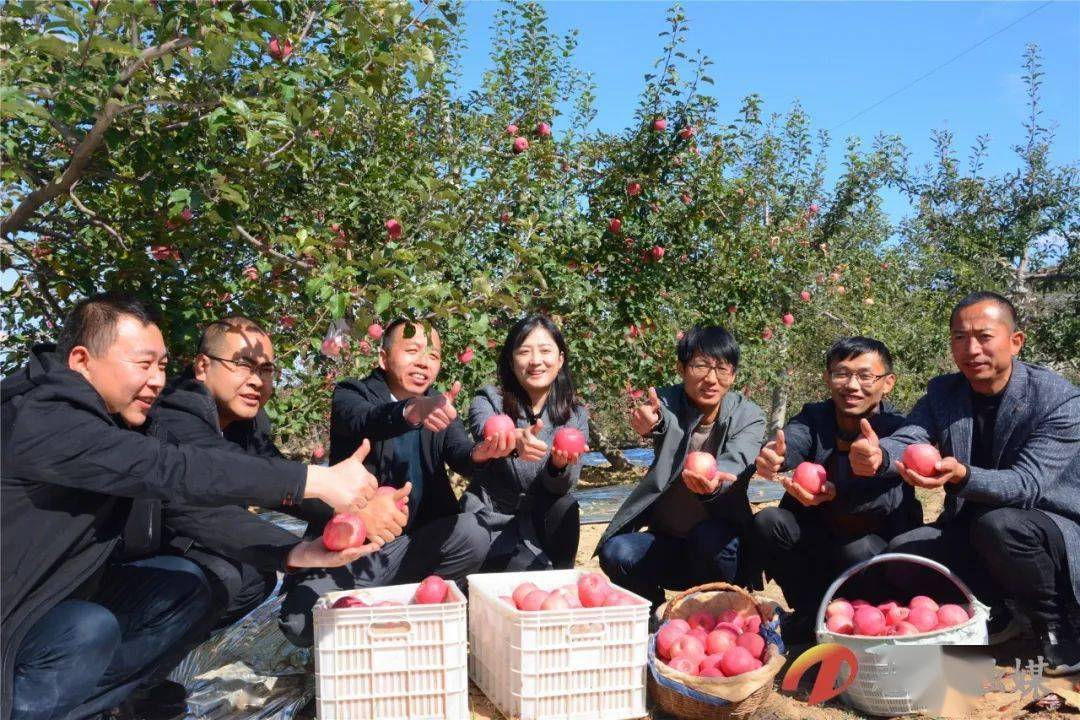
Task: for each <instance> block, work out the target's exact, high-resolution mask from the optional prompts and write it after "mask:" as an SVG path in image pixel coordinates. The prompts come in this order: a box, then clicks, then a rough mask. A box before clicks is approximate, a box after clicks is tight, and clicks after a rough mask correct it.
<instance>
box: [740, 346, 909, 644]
mask: <svg viewBox="0 0 1080 720" xmlns="http://www.w3.org/2000/svg"><path fill="white" fill-rule="evenodd" d="M824 379H825V385H826V387H828V389H829V394H830V396H831V397H830V398H829V399H828V400H824V401H822V402H818V403H811V404H807V405H804V406H803V409H802V410H801V411H800V412H799V414H798V415H796V416H795V417H793V418H791V420H789V421H788V423H787V424H786V425H785V426H784V428H783V429H782V430H780V431H778V432H777V433H776V439H774V440H772V441H770V442H768V443H767V444H766V445H765V447H763V448H762V449H761V452H760V453H759V454H758V457H757V461H756V465H757V471H758V474H759V475H761V476H762V477H764V478H766V479H769V480H773V479H776V480H778V481H780V482H782V483H783V485H784V489H785V490H786V491H787V493H786V494H785V495H784V497H783V499H782V500H781V501H780V506H779V507H775V508H767V509H765V510H762V511H761V512H759V513H757V515H755V516H754V522H753V525H752V537H753V542H752V547H754V548H755V551H756V553H757V555H758V558H759V562H760V563H761V565H762V566H763V568H764V570H765V571H766V573H768V574H769V575H770V576H771V577H773V578H774V579H775V580H776V581H777V582H779V583H780V587H781V588H783V590H784V597H785V598H786V599H787V601H788V604H789V605H791V606H793V607H794V608H795V613H794V614H793V615H792V616H791V617H790V618H788V621H787V622H786V623H785V625H784V639H785V640H788V641H789V642H791V641H794V642H798V641H800V640H808V639H809V637H810V633H811V631H812V625H813V621H814V615H815V613H816V612H817V609H818V605H819V604H820V603H821V599H822V597H823V596H824V594H825V590H826V589H827V588H828V586H829V584H830V583H831V582H832V581H833V580H835V579H836V577H837V576H838V575H839V574H840V573H841V572H843V571H844V570H846V569H847V568H849V567H851V566H852V565H854V564H856V563H859V562H862V561H863V560H867V559H869V558H872V557H874V556H875V555H878V554H880V553H881V552H882V551H883V550H884V549H885V545H886V544H887V543H888V541H889V540H890V539H891V538H893V537H894V536H895V535H897V534H899V533H901V532H903V531H905V530H907V529H909V528H911V527H914V526H915V525H918V524H920V523H921V522H922V510H921V506H920V505H919V502H918V500H916V498H915V494H914V492H913V491H912V489H911V488H910V487H907V486H905V485H904V484H903V483H901V482H899V481H898V480H895V479H892V480H888V479H874V478H865V477H856V476H855V475H854V474H853V473H852V472H851V464H850V463H849V462H848V448H849V447H850V446H851V443H852V441H854V440H855V439H856V438H858V437H859V427H860V421H861V420H862V419H864V418H865V419H867V420H868V421H869V422H870V425H871V426H872V427H873V428H874V430H875V431H876V432H877V433H878V435H880V436H883V437H884V436H888V435H890V434H891V433H892V432H893V431H894V430H896V429H897V428H898V427H900V426H901V425H903V423H904V416H903V415H901V414H899V413H898V412H896V410H895V409H893V408H892V407H891V406H890V405H889V404H888V403H887V402H885V401H884V399H883V398H884V396H885V395H887V394H888V393H889V392H890V391H891V390H892V388H893V385H894V384H895V382H896V376H895V375H894V374H893V369H892V354H891V353H890V352H889V349H888V348H887V347H886V346H885V344H884V343H882V342H881V341H879V340H874V339H873V338H867V337H849V338H842V339H840V340H838V341H837V342H836V343H834V344H833V346H832V347H831V348H829V351H828V353H826V355H825V376H824ZM802 462H811V463H816V464H818V465H822V466H824V467H825V470H826V472H827V478H828V480H827V481H826V483H825V486H824V489H823V491H822V492H820V493H818V494H812V493H810V492H808V491H807V490H806V489H805V488H803V487H801V486H800V485H797V484H795V483H794V482H792V480H791V478H789V477H786V476H783V475H780V472H781V471H785V470H787V471H791V470H794V469H795V468H796V467H797V466H798V465H799V463H802Z"/></svg>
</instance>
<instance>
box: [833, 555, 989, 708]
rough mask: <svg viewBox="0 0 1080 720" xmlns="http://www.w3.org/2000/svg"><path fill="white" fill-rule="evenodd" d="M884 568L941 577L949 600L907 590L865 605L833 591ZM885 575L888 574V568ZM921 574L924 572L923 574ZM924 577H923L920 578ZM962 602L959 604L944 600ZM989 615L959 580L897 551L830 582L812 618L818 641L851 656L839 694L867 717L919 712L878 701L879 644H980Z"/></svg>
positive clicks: (905, 703) (899, 702)
mask: <svg viewBox="0 0 1080 720" xmlns="http://www.w3.org/2000/svg"><path fill="white" fill-rule="evenodd" d="M884 564H893V565H896V564H910V565H915V566H920V567H921V568H926V569H928V570H929V571H932V572H934V573H936V574H939V575H941V576H942V577H943V578H944V579H945V580H946V581H948V583H946V584H949V583H951V585H952V586H953V589H952V591H951V592H950V593H949V594H950V595H951V597H949V598H944V597H937V598H933V597H930V596H928V595H926V594H920V593H919V590H918V587H916V588H912V589H911V590H909V591H908V593H907V594H906V595H905V596H904V598H903V600H902V601H901V600H900V599H891V600H886V601H885V602H878V603H870V602H868V601H867V600H865V599H861V598H854V599H850V600H849V599H846V598H843V597H839V596H838V595H837V593H838V592H839V590H840V589H841V587H842V586H843V585H844V583H846V582H848V580H850V579H852V578H854V577H856V576H858V575H859V574H860V573H862V572H864V571H865V570H866V569H867V568H869V567H872V566H875V565H884ZM887 572H894V570H893V569H891V568H890V569H888V570H887ZM922 572H926V571H925V570H924V571H922ZM924 577H925V576H924ZM960 598H962V599H963V601H962V602H946V599H949V600H955V599H960ZM988 615H989V611H988V609H987V607H986V606H985V605H983V604H982V603H980V602H979V601H978V600H977V599H976V598H975V596H974V595H973V594H972V592H971V590H970V589H969V588H968V586H967V585H966V584H964V581H963V580H961V579H960V578H959V577H957V576H956V575H954V574H953V573H952V571H950V570H949V569H948V568H947V567H945V566H944V565H942V564H940V563H938V562H935V561H933V560H930V559H928V558H924V557H919V556H917V555H907V554H903V553H887V554H884V555H878V556H877V557H873V558H870V559H869V560H866V561H864V562H861V563H858V564H856V565H853V566H852V567H850V568H848V569H847V570H846V571H845V572H844V573H842V574H841V575H840V577H838V578H837V579H836V581H835V582H833V584H832V585H831V586H830V587H829V589H828V591H826V593H825V597H824V599H823V600H822V602H821V607H820V608H819V609H818V615H817V622H816V628H817V640H818V642H819V643H839V644H841V645H843V646H844V647H846V648H848V649H849V650H851V651H852V652H853V653H854V654H855V659H856V660H857V662H858V672H857V673H856V675H855V680H854V681H853V682H852V683H851V685H850V686H848V689H847V690H846V691H845V692H844V699H845V700H846V701H847V702H848V703H849V704H851V705H853V706H855V707H856V708H859V709H860V710H863V711H865V712H868V713H871V714H886V715H900V714H908V713H917V712H920V710H921V708H920V707H919V706H918V705H917V702H916V700H915V699H914V698H905V697H897V695H896V694H895V693H893V692H889V693H887V694H888V697H884V694H885V693H883V690H882V688H883V687H884V686H883V684H882V683H881V682H879V680H880V678H881V677H884V676H888V675H889V674H890V672H891V668H889V667H888V663H889V660H888V657H887V654H883V653H882V652H880V648H881V647H882V646H883V645H986V644H987V642H988V635H987V629H986V621H987V618H988Z"/></svg>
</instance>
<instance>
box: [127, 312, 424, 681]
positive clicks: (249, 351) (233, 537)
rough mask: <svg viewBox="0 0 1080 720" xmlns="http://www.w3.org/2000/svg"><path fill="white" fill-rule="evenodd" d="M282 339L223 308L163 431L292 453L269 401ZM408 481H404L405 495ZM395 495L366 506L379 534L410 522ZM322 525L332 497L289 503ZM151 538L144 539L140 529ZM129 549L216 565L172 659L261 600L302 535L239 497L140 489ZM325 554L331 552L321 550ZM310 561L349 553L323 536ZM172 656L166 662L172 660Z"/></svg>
mask: <svg viewBox="0 0 1080 720" xmlns="http://www.w3.org/2000/svg"><path fill="white" fill-rule="evenodd" d="M275 373H276V370H275V367H274V348H273V344H272V343H271V340H270V336H269V335H268V334H267V332H266V331H265V330H264V329H263V328H262V326H260V325H259V324H258V323H256V322H254V321H253V320H251V319H249V318H246V317H242V316H231V317H227V318H223V319H222V320H219V321H217V322H215V323H213V324H211V325H210V326H209V327H208V328H207V329H206V331H205V332H204V333H203V337H202V340H201V341H200V343H199V351H198V353H197V354H196V356H195V359H194V362H193V364H192V365H191V366H190V367H188V368H187V369H185V370H184V372H183V373H182V374H181V375H180V377H179V378H177V379H176V381H174V382H173V383H171V384H170V385H169V386H168V387H166V388H165V390H164V391H163V392H162V394H161V397H160V398H159V399H158V401H157V403H156V404H155V405H154V408H153V409H152V410H151V412H150V417H151V419H152V420H153V421H154V430H155V436H157V437H159V438H160V439H162V440H164V441H166V442H171V443H174V444H182V445H191V446H195V447H203V448H216V449H220V450H229V451H233V452H246V453H249V454H251V455H256V456H259V457H265V458H272V459H278V460H283V459H284V456H283V455H282V454H281V452H280V451H279V450H278V449H277V446H276V445H275V444H274V441H273V438H272V437H271V436H270V419H269V417H267V415H266V412H265V410H264V409H263V407H264V406H265V405H266V403H267V402H268V401H269V400H270V396H271V395H272V394H273V389H274V387H273V382H274V376H275ZM405 494H406V491H404V490H402V491H399V495H400V496H401V497H404V496H405ZM395 499H396V498H395V497H394V496H377V497H375V498H373V499H372V500H371V501H370V502H369V503H368V505H367V506H366V507H365V508H363V509H362V510H361V511H360V512H359V513H358V514H359V515H360V516H361V518H363V520H364V524H365V527H366V528H367V531H368V534H369V536H371V537H373V538H380V541H381V539H382V538H383V536H384V535H386V536H387V537H389V538H393V537H397V536H398V535H400V534H401V531H402V528H403V527H404V525H405V522H406V513H405V512H403V511H401V510H399V509H398V508H397V507H396V506H395V504H394V502H395ZM280 509H281V510H282V511H283V512H286V513H288V514H290V515H293V516H295V517H298V518H300V519H302V520H304V521H306V522H311V523H315V524H316V525H318V526H322V525H323V524H325V522H326V521H327V520H328V519H329V518H330V516H331V515H332V514H333V510H331V509H330V507H329V506H327V505H326V504H325V503H322V502H320V501H317V500H316V501H307V502H305V503H301V504H296V505H292V506H289V507H284V508H280ZM140 538H142V539H145V540H143V541H142V542H140V541H139V539H140ZM124 539H125V545H126V548H125V549H126V550H128V554H129V555H131V554H135V555H140V556H141V555H146V554H157V553H159V552H162V551H163V550H165V551H167V552H169V553H170V554H178V555H182V556H184V557H186V558H187V559H188V560H191V561H192V562H194V563H195V564H196V565H198V566H199V567H200V568H201V569H202V570H203V572H204V573H205V574H206V578H207V580H208V581H209V583H210V589H211V592H212V594H213V598H212V607H211V609H210V612H209V613H208V614H207V615H206V617H205V618H204V620H203V622H202V623H201V626H200V630H199V632H193V633H192V636H191V637H190V639H189V641H188V642H187V643H186V644H185V645H184V646H181V647H178V648H177V649H176V652H175V653H174V654H173V658H172V660H174V661H177V662H178V661H179V660H181V659H182V658H183V655H184V654H186V651H187V650H189V649H190V648H191V647H194V646H195V645H197V644H198V643H199V642H201V641H202V640H203V639H204V638H205V637H206V634H207V633H208V632H209V631H210V630H212V629H213V628H214V627H225V626H228V625H230V624H232V623H233V622H235V621H236V620H239V619H240V618H242V617H244V616H245V615H247V613H249V612H250V611H251V610H253V609H254V608H256V607H258V606H259V604H261V603H262V601H263V600H265V599H266V598H267V597H269V595H270V593H272V592H273V590H274V588H275V587H276V586H277V578H278V575H277V574H278V572H281V571H288V570H289V568H290V565H293V566H295V565H297V563H291V562H290V554H291V553H293V551H294V548H295V547H296V546H297V544H298V542H299V539H298V538H297V537H296V536H295V535H294V534H293V533H291V532H289V531H287V530H285V529H283V528H280V527H278V526H277V525H274V524H273V523H270V522H267V521H265V520H263V519H262V518H260V517H258V516H256V515H254V514H253V513H251V512H249V511H248V510H247V509H246V508H244V507H241V506H238V505H227V506H222V507H213V508H208V507H202V506H198V505H188V504H182V503H175V502H168V503H162V502H161V501H160V500H149V499H140V500H136V501H135V502H134V506H133V509H132V513H131V516H130V517H129V520H128V523H127V527H126V528H125V533H124ZM319 553H321V554H322V555H323V557H322V558H319V557H318V554H319ZM310 554H311V555H312V557H311V558H310V560H309V562H307V563H306V564H307V565H309V566H319V567H337V566H340V565H343V564H344V563H345V559H344V558H343V557H342V555H341V553H334V552H330V551H327V550H325V549H324V548H323V547H322V546H321V544H319V543H315V544H314V546H313V547H312V548H311V553H310ZM168 665H169V663H163V670H162V671H160V672H161V674H164V671H166V670H168V667H167V666H168Z"/></svg>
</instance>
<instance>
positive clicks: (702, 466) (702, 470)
mask: <svg viewBox="0 0 1080 720" xmlns="http://www.w3.org/2000/svg"><path fill="white" fill-rule="evenodd" d="M683 467H685V468H686V469H687V470H689V471H690V472H692V473H696V474H698V475H701V476H702V477H706V478H710V479H711V478H712V476H713V475H715V474H716V457H715V456H713V455H710V454H709V453H707V452H701V451H700V450H695V451H694V452H692V453H690V454H689V455H687V456H686V464H685V465H684V466H683Z"/></svg>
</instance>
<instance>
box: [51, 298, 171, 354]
mask: <svg viewBox="0 0 1080 720" xmlns="http://www.w3.org/2000/svg"><path fill="white" fill-rule="evenodd" d="M125 315H128V316H130V317H133V318H135V319H136V320H138V321H139V322H141V323H142V324H143V325H160V324H161V319H160V316H159V315H158V313H157V311H156V310H154V308H152V307H150V306H149V305H147V304H146V303H144V302H142V301H141V300H139V299H138V298H136V297H134V296H132V295H128V294H125V293H101V294H98V295H91V296H90V297H88V298H86V299H85V300H80V301H79V302H78V303H76V305H75V307H73V308H71V310H70V311H69V312H68V314H67V316H66V317H65V318H64V326H63V327H62V328H61V329H60V337H59V338H58V339H57V341H56V351H57V354H58V355H59V356H60V357H62V358H65V359H66V358H67V356H68V355H70V354H71V351H72V350H74V349H75V348H77V347H79V346H82V347H85V348H86V349H87V350H89V351H90V354H91V355H93V356H94V357H101V356H102V355H104V354H105V353H106V352H108V350H109V347H110V346H111V345H112V344H113V343H114V342H116V326H117V325H118V324H119V323H120V318H121V317H123V316H125Z"/></svg>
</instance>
